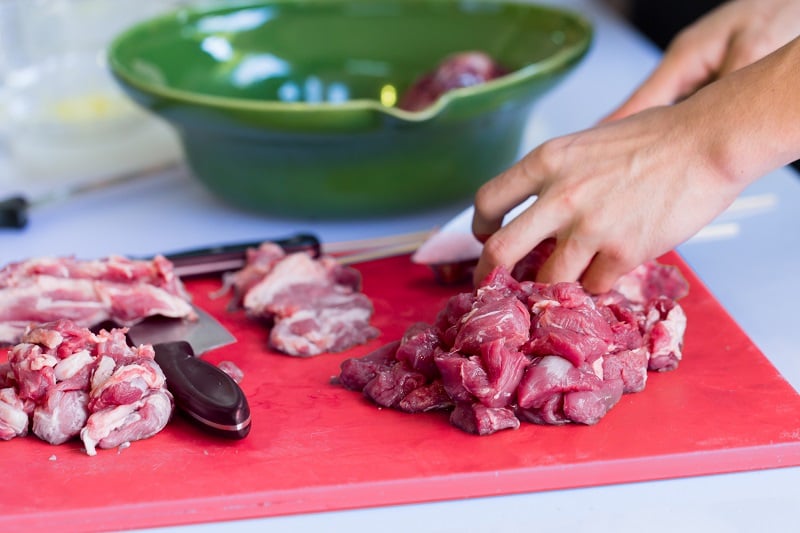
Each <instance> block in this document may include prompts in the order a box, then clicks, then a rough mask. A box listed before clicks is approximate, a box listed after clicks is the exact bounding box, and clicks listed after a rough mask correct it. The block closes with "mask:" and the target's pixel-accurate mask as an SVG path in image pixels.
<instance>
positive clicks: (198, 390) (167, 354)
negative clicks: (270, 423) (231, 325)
mask: <svg viewBox="0 0 800 533" xmlns="http://www.w3.org/2000/svg"><path fill="white" fill-rule="evenodd" d="M194 311H195V313H197V317H198V318H197V320H194V321H191V320H186V319H182V318H167V317H160V316H159V317H150V318H148V319H146V320H144V321H142V322H140V323H138V324H136V325H134V326H131V327H130V328H129V330H128V340H129V342H130V343H132V344H134V345H138V344H152V345H153V349H154V350H155V360H156V363H158V366H160V367H161V370H162V371H163V372H164V376H165V377H166V380H167V389H169V391H170V392H171V393H172V395H173V397H174V398H175V406H176V408H177V409H179V410H180V411H182V412H183V413H184V414H186V415H187V416H188V417H189V418H190V419H191V421H192V422H194V423H195V424H196V425H199V426H200V428H202V429H204V430H206V431H208V432H210V433H213V434H216V435H220V436H223V437H227V438H232V439H242V438H244V437H246V436H247V435H248V433H250V427H251V420H250V406H249V404H248V402H247V398H246V397H245V395H244V392H242V389H241V388H240V387H239V385H238V384H237V383H236V382H235V381H234V380H233V378H231V377H230V376H229V375H228V374H226V373H225V372H223V371H222V370H221V369H220V368H218V367H216V366H215V365H213V364H211V363H209V362H208V361H206V360H204V359H201V358H199V357H197V356H199V355H202V354H203V353H205V352H207V351H209V350H213V349H215V348H219V347H222V346H226V345H228V344H231V343H233V342H236V338H235V337H234V336H233V335H231V334H230V332H228V330H226V329H225V328H224V327H223V326H222V324H220V323H219V322H217V321H216V319H214V318H213V317H212V316H211V315H209V314H208V313H206V312H205V311H203V310H202V309H199V308H198V307H196V306H194Z"/></svg>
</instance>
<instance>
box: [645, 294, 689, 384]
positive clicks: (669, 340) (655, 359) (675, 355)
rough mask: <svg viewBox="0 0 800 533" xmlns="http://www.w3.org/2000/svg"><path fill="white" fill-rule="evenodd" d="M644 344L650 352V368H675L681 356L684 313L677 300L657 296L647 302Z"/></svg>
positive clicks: (684, 328)
mask: <svg viewBox="0 0 800 533" xmlns="http://www.w3.org/2000/svg"><path fill="white" fill-rule="evenodd" d="M646 328H647V331H646V333H645V336H644V342H645V346H646V347H647V349H648V351H649V352H650V364H649V368H650V370H656V371H666V370H674V369H675V368H677V366H678V363H680V360H681V358H682V357H683V335H684V333H685V331H686V313H684V311H683V308H682V307H681V306H680V304H678V303H677V302H675V301H673V300H670V299H668V298H658V299H655V300H653V301H652V302H651V303H650V304H648V311H647V326H646Z"/></svg>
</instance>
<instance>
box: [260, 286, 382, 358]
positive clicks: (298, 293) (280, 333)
mask: <svg viewBox="0 0 800 533" xmlns="http://www.w3.org/2000/svg"><path fill="white" fill-rule="evenodd" d="M281 294H284V295H287V296H289V295H290V298H291V299H292V302H293V303H294V304H295V305H293V306H292V307H291V311H290V312H289V313H288V314H284V313H281V314H280V315H275V317H276V320H275V324H274V326H273V327H272V331H270V344H271V345H272V347H273V348H275V349H277V350H280V351H281V352H284V353H287V354H290V355H294V356H299V357H309V356H314V355H319V354H321V353H326V352H341V351H344V350H347V349H349V348H351V347H353V346H357V345H359V344H364V343H365V342H367V341H369V340H372V339H374V338H375V337H377V336H378V333H379V332H378V330H377V329H376V328H374V327H373V326H371V325H370V323H369V320H370V318H371V317H372V313H373V308H372V302H371V301H370V300H369V298H367V296H366V295H364V294H363V293H360V292H350V291H349V289H346V288H344V287H343V286H341V285H305V284H303V285H294V286H292V287H291V288H289V289H287V291H286V292H285V293H281ZM279 296H280V295H279ZM269 308H270V307H269V306H268V309H269ZM284 310H285V307H284Z"/></svg>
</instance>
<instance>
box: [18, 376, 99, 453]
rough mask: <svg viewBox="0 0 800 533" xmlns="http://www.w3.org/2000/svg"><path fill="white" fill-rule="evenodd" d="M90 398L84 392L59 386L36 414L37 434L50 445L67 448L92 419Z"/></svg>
mask: <svg viewBox="0 0 800 533" xmlns="http://www.w3.org/2000/svg"><path fill="white" fill-rule="evenodd" d="M88 402H89V395H88V394H87V393H86V391H84V390H63V389H62V388H61V387H60V386H58V385H57V386H55V387H53V388H51V389H50V390H48V391H47V395H46V396H45V397H44V399H43V401H41V402H40V403H39V404H37V406H36V409H35V410H34V411H33V428H32V430H33V434H34V435H36V436H37V437H39V438H40V439H42V440H43V441H45V442H49V443H50V444H63V443H65V442H67V441H68V440H70V439H72V438H73V437H75V436H77V435H78V434H79V433H80V431H81V429H82V428H83V426H84V425H85V424H86V419H87V418H88V416H89V408H88V406H87V404H88Z"/></svg>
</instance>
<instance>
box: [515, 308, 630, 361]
mask: <svg viewBox="0 0 800 533" xmlns="http://www.w3.org/2000/svg"><path fill="white" fill-rule="evenodd" d="M613 339H614V333H613V331H612V330H611V327H610V326H609V325H608V322H607V321H606V319H605V318H604V317H603V315H602V314H601V313H600V312H599V311H597V309H596V308H594V305H592V306H591V307H590V306H588V305H584V306H580V307H574V308H568V307H564V306H561V305H551V306H548V307H546V308H544V309H543V310H542V311H541V313H540V314H538V315H537V316H536V317H535V318H534V323H533V325H532V330H531V335H530V342H529V343H528V345H527V346H525V347H524V348H523V349H524V350H525V351H526V352H527V353H530V354H531V355H534V356H546V355H558V356H561V357H563V358H565V359H566V360H568V361H569V362H570V363H572V364H573V365H574V366H581V365H582V364H583V363H584V362H589V363H592V362H594V361H595V360H597V359H598V358H600V357H602V356H603V354H605V353H607V352H608V348H609V345H610V344H611V342H612V340H613Z"/></svg>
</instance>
